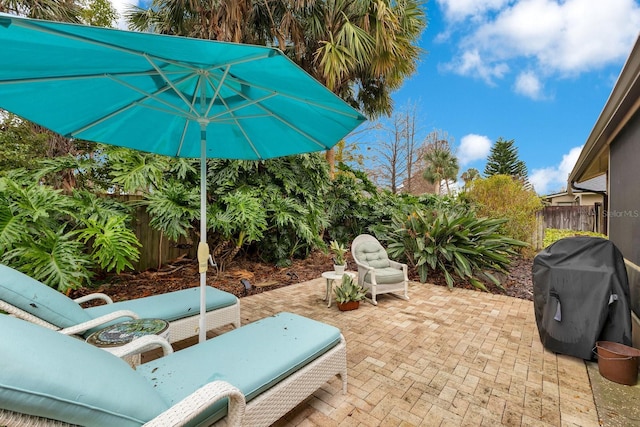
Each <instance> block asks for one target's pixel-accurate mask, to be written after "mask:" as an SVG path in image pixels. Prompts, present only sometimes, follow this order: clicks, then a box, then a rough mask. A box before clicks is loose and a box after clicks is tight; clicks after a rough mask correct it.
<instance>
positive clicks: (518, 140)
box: [113, 0, 640, 194]
mask: <svg viewBox="0 0 640 427" xmlns="http://www.w3.org/2000/svg"><path fill="white" fill-rule="evenodd" d="M134 1H135V0H115V1H113V3H114V5H115V6H116V7H117V8H118V9H119V10H121V11H122V10H124V7H125V5H126V4H128V3H133V2H134ZM425 9H426V13H427V17H428V20H429V25H428V28H427V29H426V30H425V32H424V33H423V35H422V39H421V42H420V45H421V47H422V48H423V49H424V50H425V53H424V55H423V56H422V58H421V61H420V64H419V66H418V70H417V72H416V74H415V75H413V76H412V77H411V78H410V79H408V80H407V81H406V82H405V84H404V85H403V86H402V88H401V89H399V90H398V91H397V92H396V93H394V95H393V98H394V101H395V106H396V109H402V108H406V107H407V105H409V104H412V105H415V107H416V109H417V113H418V114H417V122H418V127H419V129H420V133H419V134H418V136H419V137H420V136H421V137H424V136H426V135H427V134H428V133H429V132H431V131H434V130H438V131H443V132H446V133H447V134H448V135H449V137H450V138H451V139H452V140H453V142H454V147H455V149H456V154H457V156H458V158H459V162H460V166H461V168H460V171H461V172H463V171H464V170H466V169H468V168H471V167H474V168H476V169H478V170H480V172H482V171H483V170H484V167H485V163H486V158H487V155H488V154H489V150H490V148H491V145H492V143H493V142H494V141H495V140H496V139H498V138H499V137H502V138H504V139H506V140H509V139H513V140H515V145H516V147H517V148H518V154H519V157H520V159H522V160H523V161H524V162H525V163H526V165H527V168H528V170H529V178H530V181H531V182H532V183H533V185H534V188H535V189H536V191H537V192H538V193H539V194H547V193H549V192H555V191H558V190H561V189H563V188H564V187H565V186H566V178H567V175H568V173H569V172H570V171H571V169H572V168H573V165H574V164H575V161H576V159H577V157H578V155H579V153H580V149H581V147H582V145H583V144H584V142H585V141H586V139H587V137H588V136H589V133H590V132H591V129H592V128H593V125H594V124H595V122H596V119H597V118H598V116H599V114H600V112H601V111H602V108H603V107H604V104H605V102H606V100H607V98H608V96H609V94H610V93H611V89H612V88H613V86H614V84H615V81H616V79H617V77H618V74H619V73H620V70H621V69H622V66H623V65H624V61H625V60H626V58H627V56H628V54H629V52H630V51H631V48H632V46H633V43H634V42H635V40H636V38H637V36H638V32H639V30H640V0H606V1H605V0H517V1H514V0H430V1H429V2H428V3H426V5H425ZM366 139H367V135H366V134H365V135H359V136H358V140H360V141H366ZM368 142H369V143H374V141H368Z"/></svg>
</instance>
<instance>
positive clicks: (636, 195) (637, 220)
mask: <svg viewBox="0 0 640 427" xmlns="http://www.w3.org/2000/svg"><path fill="white" fill-rule="evenodd" d="M609 155H610V157H609V158H610V165H609V208H608V209H607V212H606V213H605V216H606V217H607V220H608V223H609V238H610V239H611V241H612V242H613V243H614V244H615V245H616V246H617V247H618V249H620V251H622V254H623V255H624V257H625V258H626V259H628V260H629V261H631V262H632V263H634V264H635V265H640V177H639V174H638V172H639V169H640V114H635V115H634V117H633V118H632V119H631V120H630V121H629V122H628V123H627V126H625V128H624V129H623V130H622V131H621V132H620V133H619V134H618V137H617V138H616V139H615V140H614V141H613V142H612V143H611V146H610V153H609Z"/></svg>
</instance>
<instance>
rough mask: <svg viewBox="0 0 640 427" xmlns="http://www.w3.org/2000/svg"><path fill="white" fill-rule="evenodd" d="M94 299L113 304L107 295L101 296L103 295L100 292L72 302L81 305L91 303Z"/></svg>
mask: <svg viewBox="0 0 640 427" xmlns="http://www.w3.org/2000/svg"><path fill="white" fill-rule="evenodd" d="M95 299H99V300H102V301H104V302H105V303H106V304H113V300H112V299H111V297H109V295H107V294H103V293H100V292H96V293H93V294H89V295H85V296H83V297H80V298H76V299H74V301H75V302H77V303H78V304H82V303H83V302H87V301H93V300H95Z"/></svg>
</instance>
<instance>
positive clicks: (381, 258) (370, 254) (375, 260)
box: [355, 241, 389, 268]
mask: <svg viewBox="0 0 640 427" xmlns="http://www.w3.org/2000/svg"><path fill="white" fill-rule="evenodd" d="M355 257H356V259H357V260H358V261H360V262H361V263H363V264H365V265H368V266H369V267H373V268H384V267H389V256H388V255H387V251H386V250H385V249H384V248H383V247H382V245H381V244H380V243H378V242H376V241H370V242H363V243H360V244H359V245H357V246H356V249H355Z"/></svg>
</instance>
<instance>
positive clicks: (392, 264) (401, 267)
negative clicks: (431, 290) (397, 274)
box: [389, 260, 407, 271]
mask: <svg viewBox="0 0 640 427" xmlns="http://www.w3.org/2000/svg"><path fill="white" fill-rule="evenodd" d="M389 266H390V267H393V268H397V269H399V270H403V271H406V270H407V264H403V263H401V262H397V261H391V260H389Z"/></svg>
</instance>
